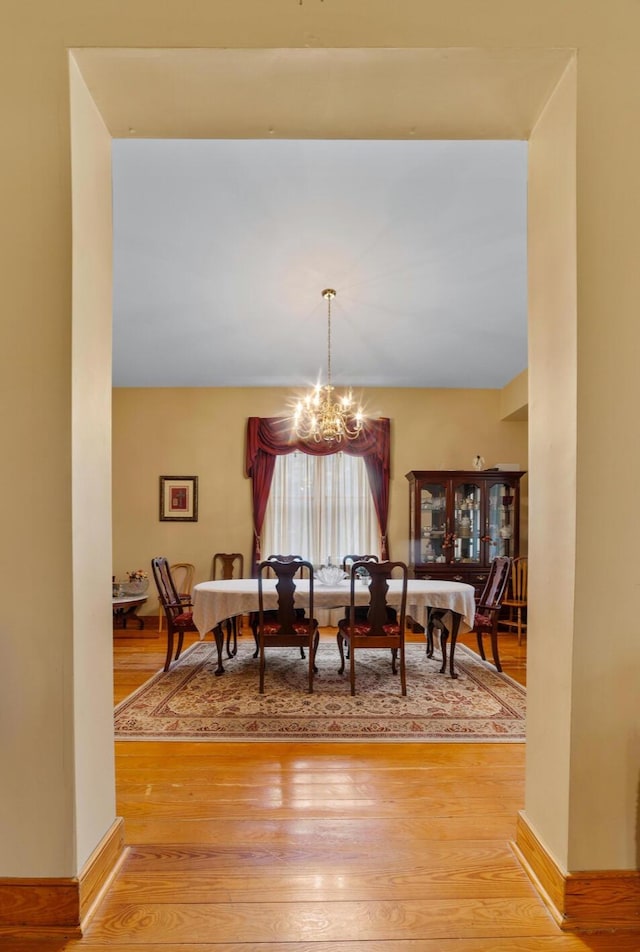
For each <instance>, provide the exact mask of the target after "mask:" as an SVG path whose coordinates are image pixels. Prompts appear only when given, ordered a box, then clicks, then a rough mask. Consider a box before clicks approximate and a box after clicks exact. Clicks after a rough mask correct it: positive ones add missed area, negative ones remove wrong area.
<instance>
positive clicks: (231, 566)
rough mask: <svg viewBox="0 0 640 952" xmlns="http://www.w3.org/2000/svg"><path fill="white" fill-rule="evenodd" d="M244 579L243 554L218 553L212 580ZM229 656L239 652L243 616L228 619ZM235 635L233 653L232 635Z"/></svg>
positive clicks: (213, 566)
mask: <svg viewBox="0 0 640 952" xmlns="http://www.w3.org/2000/svg"><path fill="white" fill-rule="evenodd" d="M243 577H244V556H243V555H242V553H241V552H216V554H215V555H214V557H213V559H212V561H211V579H212V580H213V581H215V579H230V578H243ZM226 628H227V654H228V655H229V657H232V655H235V654H236V653H237V651H238V631H239V630H241V629H242V616H237V615H234V617H233V618H227V620H226ZM232 634H233V651H231V635H232Z"/></svg>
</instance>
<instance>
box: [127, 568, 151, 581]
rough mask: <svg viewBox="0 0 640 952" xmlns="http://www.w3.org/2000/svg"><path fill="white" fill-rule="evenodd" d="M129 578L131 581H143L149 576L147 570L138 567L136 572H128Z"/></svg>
mask: <svg viewBox="0 0 640 952" xmlns="http://www.w3.org/2000/svg"><path fill="white" fill-rule="evenodd" d="M127 578H128V579H129V581H130V582H142V581H144V580H145V579H147V578H149V576H148V575H147V573H146V572H143V571H142V569H136V570H135V572H127Z"/></svg>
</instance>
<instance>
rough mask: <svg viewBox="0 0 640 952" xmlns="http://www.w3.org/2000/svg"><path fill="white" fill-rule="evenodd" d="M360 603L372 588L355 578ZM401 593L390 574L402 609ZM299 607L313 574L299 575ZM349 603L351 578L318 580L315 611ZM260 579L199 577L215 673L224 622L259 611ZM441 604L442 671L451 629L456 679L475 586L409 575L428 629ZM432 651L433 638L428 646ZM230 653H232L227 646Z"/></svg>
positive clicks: (267, 595)
mask: <svg viewBox="0 0 640 952" xmlns="http://www.w3.org/2000/svg"><path fill="white" fill-rule="evenodd" d="M276 582H277V580H276V579H275V578H273V579H263V583H262V585H263V588H262V592H263V604H264V610H265V611H269V610H272V609H276V608H277V607H278V593H277V591H276ZM354 598H355V603H356V605H368V604H369V587H368V585H367V584H365V583H362V582H357V583H356V585H355V587H354ZM401 598H402V581H401V580H400V579H391V580H390V581H389V589H388V592H387V602H388V604H389V605H391V606H392V607H396V608H398V607H399V606H400V601H401ZM295 599H296V606H297V607H300V608H304V609H308V608H309V579H298V580H297V581H296V591H295ZM350 603H351V581H350V579H344V580H343V581H341V582H337V583H334V584H331V585H328V584H323V583H321V582H320V581H318V580H315V581H314V586H313V607H314V612H315V611H316V610H317V609H320V608H343V607H344V608H346V607H348V606H349V605H350ZM258 608H259V605H258V580H257V578H238V579H219V580H216V581H212V582H199V583H198V584H197V585H195V586H194V589H193V621H194V624H195V626H196V628H197V629H198V632H199V634H200V638H205V637H206V636H207V634H208V633H209V632H212V633H213V636H214V639H215V642H216V646H217V651H218V666H217V668H216V671H215V673H216V675H221V674H224V671H225V669H224V666H223V662H222V653H223V643H224V638H223V634H222V623H223V622H224V621H226V620H227V619H228V618H233V617H234V616H236V615H249V614H251V613H252V612H257V611H258ZM432 609H437V610H438V614H439V616H440V617H442V615H443V614H444V613H445V612H449V613H450V615H451V624H450V629H449V628H448V627H446V626H444V625H442V626H441V636H440V645H441V649H442V667H441V669H440V672H441V673H442V674H444V673H445V671H446V667H447V639H448V636H449V631H450V634H451V646H450V652H449V673H450V675H451V677H452V678H456V677H457V674H456V672H455V668H454V654H455V646H456V639H457V637H458V634H459V632H460V631H471V630H472V628H473V620H474V614H475V589H474V587H473V586H472V585H467V584H466V583H465V582H448V581H441V580H436V579H409V580H408V581H407V608H406V613H407V615H410V616H411V618H413V619H414V620H416V621H419V622H420V623H421V624H423V625H424V629H425V633H426V632H427V629H428V622H429V612H430V611H431V610H432ZM427 651H429V643H428V645H427ZM227 652H228V656H229V657H233V653H232V652H231V651H230V650H229V647H227Z"/></svg>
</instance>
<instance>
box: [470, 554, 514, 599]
mask: <svg viewBox="0 0 640 952" xmlns="http://www.w3.org/2000/svg"><path fill="white" fill-rule="evenodd" d="M512 564H513V559H512V558H511V556H509V555H499V556H497V557H496V558H495V559H494V560H493V561H492V563H491V568H490V569H489V577H488V578H487V581H486V584H485V586H484V591H483V592H482V595H481V596H480V599H479V601H478V606H477V607H478V608H482V609H484V610H486V611H493V610H494V609H496V608H500V606H501V605H502V599H503V598H504V594H505V592H506V590H507V583H508V582H509V575H510V574H511V565H512Z"/></svg>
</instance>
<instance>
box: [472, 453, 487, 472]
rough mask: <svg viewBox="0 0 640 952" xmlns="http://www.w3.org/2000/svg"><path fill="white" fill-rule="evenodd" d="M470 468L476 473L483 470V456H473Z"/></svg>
mask: <svg viewBox="0 0 640 952" xmlns="http://www.w3.org/2000/svg"><path fill="white" fill-rule="evenodd" d="M472 466H473V468H474V469H475V470H478V472H479V471H480V470H482V469H484V456H474V457H473V463H472Z"/></svg>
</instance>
